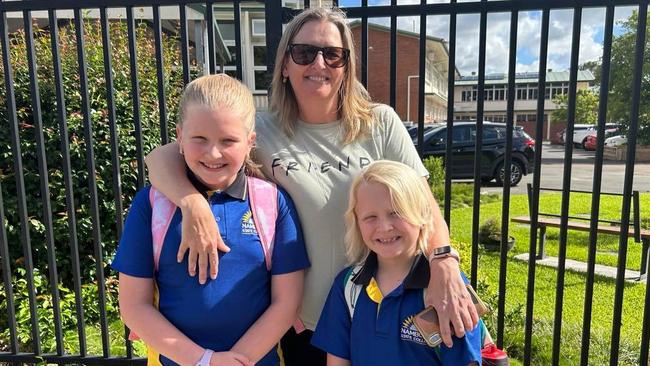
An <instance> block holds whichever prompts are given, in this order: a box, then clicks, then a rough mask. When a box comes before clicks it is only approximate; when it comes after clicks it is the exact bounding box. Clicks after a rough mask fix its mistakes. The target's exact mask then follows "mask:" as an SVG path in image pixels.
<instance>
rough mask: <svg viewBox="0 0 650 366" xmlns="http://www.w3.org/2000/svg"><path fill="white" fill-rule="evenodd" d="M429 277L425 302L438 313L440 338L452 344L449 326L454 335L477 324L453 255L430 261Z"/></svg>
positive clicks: (460, 334) (476, 316)
mask: <svg viewBox="0 0 650 366" xmlns="http://www.w3.org/2000/svg"><path fill="white" fill-rule="evenodd" d="M430 268H431V278H430V279H429V287H428V289H427V297H426V299H425V303H426V304H425V305H432V306H433V307H434V308H436V311H437V312H438V319H439V320H440V335H441V336H442V341H443V342H444V343H445V345H447V347H451V346H452V345H453V342H452V340H451V336H452V329H451V328H450V325H451V326H453V332H454V334H455V335H456V337H459V338H461V337H463V336H464V335H465V331H466V330H467V331H469V330H472V329H474V327H475V326H476V325H477V324H478V314H477V313H476V308H475V307H474V304H473V303H472V299H471V297H470V295H469V293H468V292H467V288H466V287H465V283H464V282H463V279H462V278H461V277H460V276H459V275H458V272H459V268H458V261H457V260H456V259H454V258H444V259H435V260H432V261H431V262H430Z"/></svg>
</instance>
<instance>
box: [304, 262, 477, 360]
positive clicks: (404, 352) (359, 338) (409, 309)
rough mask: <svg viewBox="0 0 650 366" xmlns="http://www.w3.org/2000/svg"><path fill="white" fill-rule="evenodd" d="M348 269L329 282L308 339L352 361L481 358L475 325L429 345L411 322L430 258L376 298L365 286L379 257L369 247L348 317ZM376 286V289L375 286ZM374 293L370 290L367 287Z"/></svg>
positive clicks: (420, 306)
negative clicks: (461, 334)
mask: <svg viewBox="0 0 650 366" xmlns="http://www.w3.org/2000/svg"><path fill="white" fill-rule="evenodd" d="M349 270H350V268H349V267H348V268H346V269H344V270H343V271H341V272H340V273H339V274H338V276H336V279H335V280H334V284H333V285H332V289H331V290H330V293H329V296H328V297H327V301H326V302H325V306H324V308H323V312H322V313H321V316H320V319H319V320H318V325H317V326H316V331H315V333H314V335H313V337H312V339H311V343H312V344H313V345H314V346H316V347H318V348H320V349H322V350H324V351H325V352H327V353H331V354H333V355H335V356H337V357H341V358H344V359H347V360H350V361H351V363H352V365H361V366H363V365H391V366H392V365H445V366H446V365H459V366H460V365H462V366H466V365H468V364H469V363H471V362H477V363H478V364H480V363H481V336H480V331H479V327H475V328H474V329H473V330H472V331H470V332H467V333H466V335H465V337H463V338H455V337H454V339H453V341H454V345H453V347H451V348H448V347H447V346H445V345H444V344H442V345H440V346H438V347H435V348H432V347H429V346H428V345H427V344H426V342H425V341H424V339H423V338H422V337H421V335H420V333H419V332H418V330H417V329H416V328H415V325H414V324H413V317H414V316H415V315H416V314H417V313H419V312H420V311H422V309H424V299H423V289H424V288H426V287H427V285H428V282H429V263H428V262H427V259H426V257H425V256H423V255H419V256H418V257H417V258H416V260H415V261H414V263H413V266H412V267H411V270H410V272H409V274H408V275H407V276H406V278H405V279H404V281H403V282H402V284H401V285H399V286H398V287H397V288H396V289H395V290H393V291H392V292H391V293H389V294H387V295H384V296H383V298H382V299H381V300H380V301H379V303H376V302H375V301H373V300H372V299H371V298H370V296H369V295H368V291H366V288H367V287H368V286H369V285H370V286H372V284H373V283H374V276H375V274H376V272H377V256H376V254H375V253H374V252H371V253H370V255H369V256H368V258H367V259H366V261H365V263H364V265H363V267H362V269H361V271H360V272H359V273H358V274H357V275H356V276H355V277H353V279H352V280H353V282H354V283H356V284H361V285H363V288H364V290H363V291H361V292H360V295H359V298H358V300H357V302H356V305H355V309H354V318H353V319H350V314H349V311H348V306H347V303H346V301H345V295H344V289H345V283H344V281H345V278H346V275H347V273H348V271H349ZM377 290H378V289H377ZM370 292H371V293H372V291H370Z"/></svg>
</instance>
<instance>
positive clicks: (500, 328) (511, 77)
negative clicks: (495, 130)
mask: <svg viewBox="0 0 650 366" xmlns="http://www.w3.org/2000/svg"><path fill="white" fill-rule="evenodd" d="M518 23H519V12H518V11H517V8H515V7H514V6H513V9H512V13H511V14H510V49H509V55H508V91H509V92H510V91H514V90H515V76H516V74H515V72H516V69H517V26H518ZM512 95H513V96H514V92H512ZM506 103H507V107H506V156H505V160H504V163H503V167H504V173H503V176H504V179H503V204H502V206H501V253H500V254H501V255H500V259H499V263H500V268H499V301H498V308H499V309H498V311H497V346H498V347H499V348H503V335H504V331H505V312H506V289H507V284H506V274H507V265H508V248H507V245H508V241H509V240H510V234H509V230H508V229H509V223H510V180H511V178H510V175H511V174H512V173H511V169H510V168H511V165H510V164H512V134H513V130H514V110H515V99H514V98H508V100H507V102H506ZM537 123H538V124H539V123H540V122H539V121H538V122H537ZM542 123H543V122H542ZM522 168H523V167H522ZM524 169H525V168H524ZM523 173H524V172H521V174H523ZM497 174H498V173H497Z"/></svg>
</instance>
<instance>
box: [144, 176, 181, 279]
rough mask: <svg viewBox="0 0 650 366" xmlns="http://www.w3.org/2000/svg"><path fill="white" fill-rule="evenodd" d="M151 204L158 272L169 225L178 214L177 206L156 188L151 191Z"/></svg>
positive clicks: (154, 256) (152, 229)
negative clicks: (176, 213) (175, 213)
mask: <svg viewBox="0 0 650 366" xmlns="http://www.w3.org/2000/svg"><path fill="white" fill-rule="evenodd" d="M149 202H150V203H151V234H152V238H153V265H154V269H155V270H156V271H157V270H158V262H159V261H160V253H161V252H162V247H163V242H164V241H165V235H166V234H167V230H168V229H169V224H170V223H171V222H172V217H174V212H176V205H174V204H173V203H172V201H170V200H169V199H168V198H167V197H165V195H163V194H162V193H161V192H160V191H159V190H157V189H155V188H154V187H151V189H150V190H149Z"/></svg>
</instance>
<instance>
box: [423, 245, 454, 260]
mask: <svg viewBox="0 0 650 366" xmlns="http://www.w3.org/2000/svg"><path fill="white" fill-rule="evenodd" d="M448 257H452V258H454V259H456V260H457V261H458V262H459V263H460V256H459V255H458V251H457V250H456V249H454V248H452V247H451V245H444V246H441V247H437V248H433V251H432V252H431V255H430V256H429V261H432V260H434V259H443V258H448Z"/></svg>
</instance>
